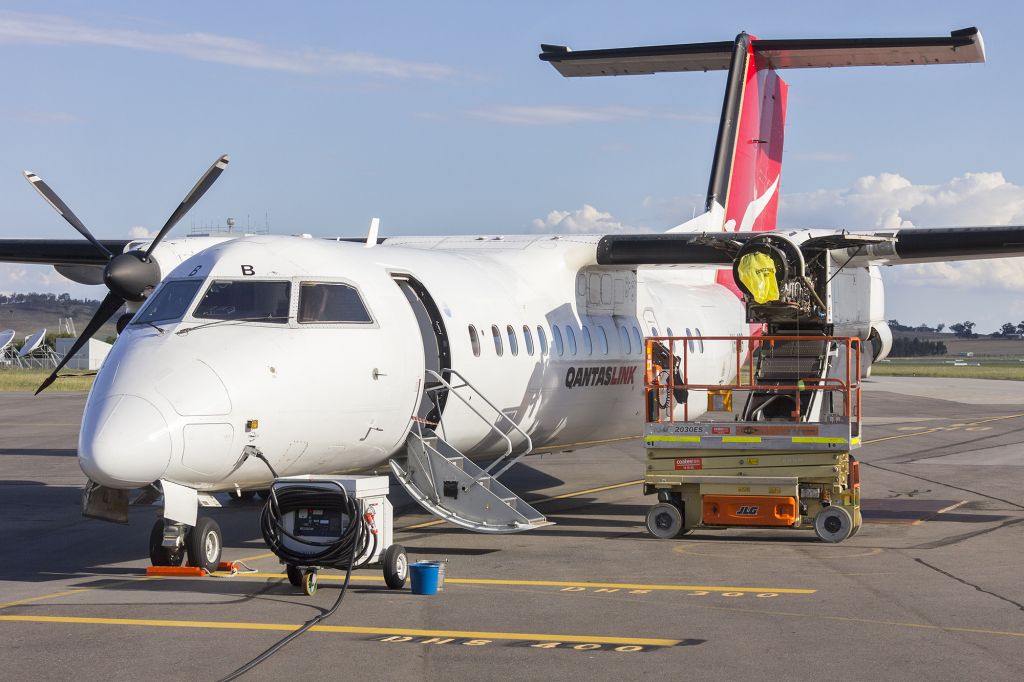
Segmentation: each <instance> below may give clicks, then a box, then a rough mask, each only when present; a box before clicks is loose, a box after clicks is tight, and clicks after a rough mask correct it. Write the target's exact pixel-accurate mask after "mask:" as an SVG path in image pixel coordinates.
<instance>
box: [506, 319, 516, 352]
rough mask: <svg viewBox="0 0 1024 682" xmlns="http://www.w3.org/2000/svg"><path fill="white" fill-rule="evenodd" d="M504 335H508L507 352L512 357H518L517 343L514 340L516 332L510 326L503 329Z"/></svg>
mask: <svg viewBox="0 0 1024 682" xmlns="http://www.w3.org/2000/svg"><path fill="white" fill-rule="evenodd" d="M505 333H506V334H508V352H509V353H511V354H512V355H513V356H515V355H519V341H517V340H516V330H515V329H513V328H512V325H508V326H507V327H505Z"/></svg>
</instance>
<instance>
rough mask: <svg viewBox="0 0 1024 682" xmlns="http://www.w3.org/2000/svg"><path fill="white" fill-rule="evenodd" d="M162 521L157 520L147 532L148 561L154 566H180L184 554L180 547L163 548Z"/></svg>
mask: <svg viewBox="0 0 1024 682" xmlns="http://www.w3.org/2000/svg"><path fill="white" fill-rule="evenodd" d="M163 543H164V520H163V519H157V520H156V522H154V523H153V528H152V529H151V530H150V531H149V561H150V563H151V564H153V565H154V566H181V562H182V560H183V559H184V558H185V552H184V551H182V548H181V547H178V548H176V549H170V548H168V547H164V544H163Z"/></svg>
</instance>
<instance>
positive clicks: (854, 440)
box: [850, 436, 860, 445]
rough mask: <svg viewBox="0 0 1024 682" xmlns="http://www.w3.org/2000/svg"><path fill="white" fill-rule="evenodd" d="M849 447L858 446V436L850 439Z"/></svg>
mask: <svg viewBox="0 0 1024 682" xmlns="http://www.w3.org/2000/svg"><path fill="white" fill-rule="evenodd" d="M850 445H860V436H854V437H853V438H851V439H850Z"/></svg>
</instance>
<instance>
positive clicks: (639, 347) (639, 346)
mask: <svg viewBox="0 0 1024 682" xmlns="http://www.w3.org/2000/svg"><path fill="white" fill-rule="evenodd" d="M633 340H634V341H636V352H637V355H643V353H644V337H642V336H640V330H639V329H638V328H637V327H636V325H633Z"/></svg>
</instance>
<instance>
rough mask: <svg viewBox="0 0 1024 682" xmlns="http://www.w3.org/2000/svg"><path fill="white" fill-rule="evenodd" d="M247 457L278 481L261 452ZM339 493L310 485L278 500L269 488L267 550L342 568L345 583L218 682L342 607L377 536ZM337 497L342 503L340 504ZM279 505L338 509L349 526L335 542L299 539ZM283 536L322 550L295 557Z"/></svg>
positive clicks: (264, 525)
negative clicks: (320, 607) (327, 603)
mask: <svg viewBox="0 0 1024 682" xmlns="http://www.w3.org/2000/svg"><path fill="white" fill-rule="evenodd" d="M250 454H251V455H252V456H254V457H257V458H258V459H260V460H262V461H263V463H264V464H266V465H267V468H268V469H270V473H271V474H272V475H273V476H274V478H275V479H277V478H278V476H277V472H276V471H274V467H272V466H271V465H270V462H268V461H267V459H266V457H264V456H263V453H261V452H259V451H258V450H255V451H253V452H250ZM338 491H340V494H339V492H336V491H332V490H325V489H324V488H322V487H319V486H313V485H308V486H289V487H288V488H286V489H285V490H283V491H282V492H281V495H280V497H279V496H278V495H277V491H275V490H274V487H273V486H271V488H270V496H269V498H268V499H267V503H266V504H265V505H264V506H263V512H262V514H261V515H260V530H261V531H262V532H263V539H264V540H265V541H266V543H267V546H268V547H270V549H271V551H273V552H274V553H275V554H277V555H278V557H280V558H281V559H282V560H283V561H285V562H286V563H289V564H292V565H296V564H298V565H311V566H330V567H333V568H344V569H345V582H344V583H343V584H342V586H341V592H340V593H339V594H338V598H337V599H336V600H335V601H334V605H333V606H331V608H330V609H328V610H327V611H325V612H323V613H321V614H320V615H318V616H315V617H313V618H310V619H309V620H307V621H306V622H305V623H303V624H302V626H301V627H299V628H298V629H296V630H293V631H292V632H289V633H288V634H287V635H285V636H284V637H282V638H281V639H280V640H278V641H277V642H275V643H274V644H272V645H271V646H270V647H269V648H267V650H266V651H264V652H263V653H261V654H260V655H259V656H257V657H256V658H254V659H252V660H251V661H249V662H248V663H246V664H245V665H243V666H242V667H240V668H238V669H237V670H235V671H234V672H232V673H231V674H229V675H227V676H225V677H223V678H221V679H220V681H219V682H230V681H231V680H234V679H237V678H238V677H241V676H242V675H244V674H245V673H247V672H249V671H250V670H252V669H253V668H255V667H256V666H258V665H259V664H260V663H262V662H263V661H265V660H267V659H268V658H270V657H271V656H273V655H274V654H276V653H277V652H278V651H280V650H281V649H283V648H284V647H285V645H287V644H288V643H289V642H291V641H292V640H294V639H295V638H297V637H298V636H299V635H301V634H302V633H304V632H307V631H309V629H310V628H312V627H313V626H314V625H317V624H318V623H320V622H322V621H324V620H326V619H327V618H330V617H331V616H332V615H333V614H334V612H335V611H337V610H338V607H339V606H341V602H342V600H343V599H344V598H345V594H346V593H347V592H348V585H349V581H350V580H351V578H352V569H353V568H358V567H359V566H354V565H353V564H354V563H355V559H356V558H357V557H359V556H363V552H364V551H365V550H366V548H367V546H368V544H369V538H370V537H372V538H373V551H372V552H370V553H369V554H367V555H366V559H367V561H369V560H370V558H372V557H373V554H374V553H375V552H376V551H377V535H376V533H371V532H368V531H369V530H370V529H369V523H368V521H367V520H366V518H365V517H364V516H363V515H362V513H361V512H360V509H359V502H358V500H356V499H355V498H353V497H349V494H348V491H347V490H345V488H344V487H342V486H338ZM339 498H340V499H341V501H339ZM282 504H283V505H284V508H285V509H286V510H288V511H294V510H296V509H299V508H311V507H312V508H316V509H324V510H331V511H338V510H340V511H342V513H344V514H345V515H346V517H347V518H348V519H349V524H348V526H347V527H346V528H345V529H344V530H342V532H341V537H339V538H338V539H337V540H334V541H330V542H316V541H312V540H309V539H308V538H302V539H299V538H296V537H295V536H294V535H292V534H291V533H289V532H288V531H287V530H285V528H284V526H283V524H282V519H283V517H284V514H282V512H281V508H282ZM285 513H287V512H285ZM282 535H284V536H285V537H288V538H291V539H292V540H294V541H295V542H298V543H301V544H304V545H307V546H312V547H323V549H322V550H320V551H319V552H316V553H314V554H298V553H297V552H294V551H292V550H289V549H288V548H286V547H285V546H284V545H283V544H282V539H281V536H282ZM353 550H358V551H353ZM364 563H365V562H364ZM360 565H362V564H360Z"/></svg>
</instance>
